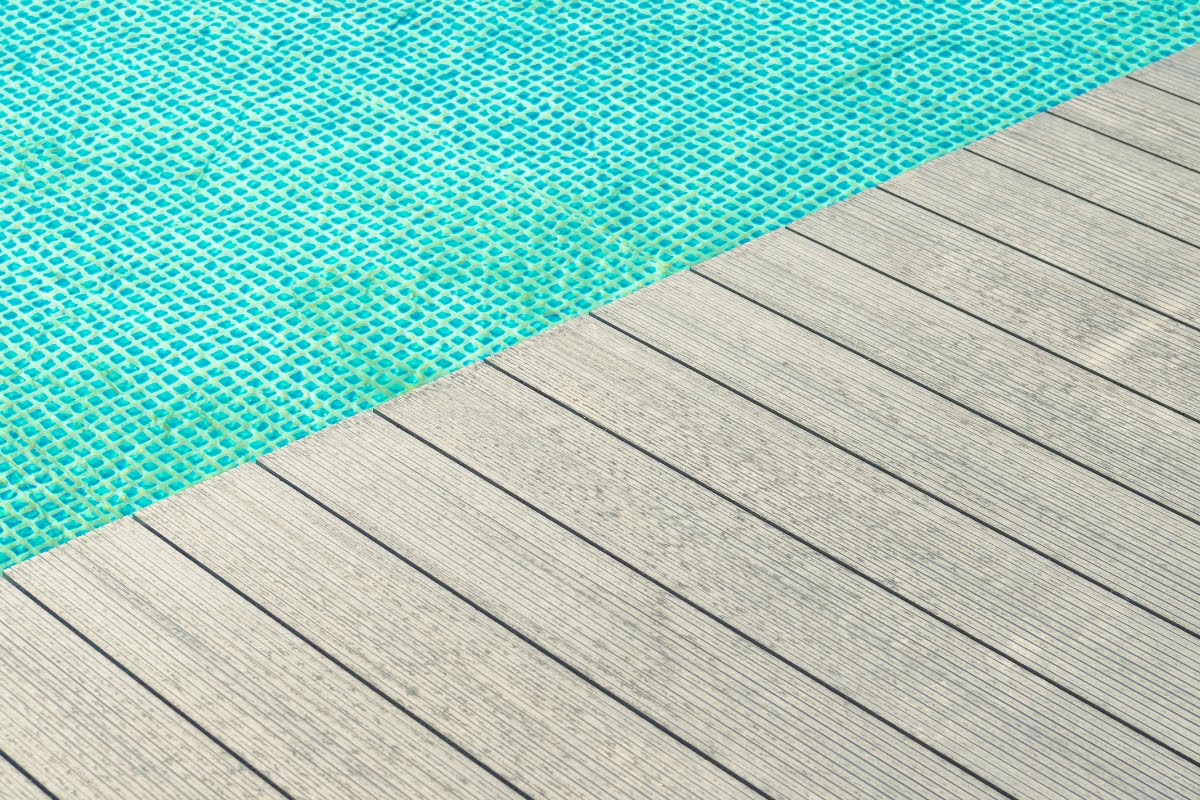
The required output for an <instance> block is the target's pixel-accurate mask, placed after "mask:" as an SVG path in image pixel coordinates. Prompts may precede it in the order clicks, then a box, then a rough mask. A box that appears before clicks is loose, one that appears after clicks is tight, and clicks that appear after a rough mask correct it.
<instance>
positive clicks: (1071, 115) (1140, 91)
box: [1051, 78, 1200, 169]
mask: <svg viewBox="0 0 1200 800" xmlns="http://www.w3.org/2000/svg"><path fill="white" fill-rule="evenodd" d="M1197 85H1200V79H1197ZM1051 113H1053V114H1057V115H1058V116H1060V117H1066V118H1067V119H1069V120H1071V121H1072V122H1077V123H1079V124H1080V125H1085V126H1087V127H1088V128H1091V129H1092V130H1095V131H1099V132H1100V133H1105V134H1108V135H1109V136H1112V137H1114V138H1116V139H1120V140H1121V141H1122V142H1125V143H1127V144H1131V145H1134V146H1135V147H1140V148H1142V149H1144V150H1149V151H1150V152H1151V153H1154V154H1155V155H1159V156H1162V157H1163V158H1168V159H1170V160H1172V161H1174V162H1176V163H1179V164H1182V165H1183V166H1185V167H1189V168H1191V169H1200V103H1194V102H1192V101H1190V100H1184V99H1182V98H1180V97H1175V96H1174V95H1171V94H1167V93H1166V92H1163V91H1161V90H1159V89H1156V88H1155V87H1153V86H1147V85H1146V84H1144V83H1139V82H1138V81H1131V80H1129V79H1127V78H1121V79H1119V80H1115V81H1112V82H1111V83H1106V84H1105V85H1103V86H1101V87H1099V88H1097V89H1093V90H1092V91H1090V92H1088V93H1087V94H1084V95H1080V96H1079V97H1076V98H1074V99H1073V100H1068V101H1067V102H1065V103H1062V104H1061V105H1057V106H1055V107H1054V108H1052V109H1051Z"/></svg>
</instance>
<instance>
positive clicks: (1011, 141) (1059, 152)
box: [967, 114, 1200, 246]
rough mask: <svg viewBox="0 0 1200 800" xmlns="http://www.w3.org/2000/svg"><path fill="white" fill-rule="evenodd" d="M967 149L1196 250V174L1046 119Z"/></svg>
mask: <svg viewBox="0 0 1200 800" xmlns="http://www.w3.org/2000/svg"><path fill="white" fill-rule="evenodd" d="M967 149H968V150H970V151H971V152H972V153H977V154H979V155H982V156H986V157H987V158H991V159H994V160H996V161H998V162H1000V163H1002V164H1005V165H1006V166H1009V167H1012V168H1013V169H1017V170H1020V171H1021V172H1023V173H1025V174H1027V175H1030V176H1031V177H1034V178H1037V179H1038V180H1042V181H1045V182H1046V183H1049V184H1051V185H1053V186H1057V187H1058V188H1060V189H1065V190H1067V191H1069V192H1072V193H1074V194H1076V195H1078V196H1080V197H1082V198H1084V199H1086V200H1089V201H1091V202H1094V203H1097V204H1099V205H1101V206H1103V207H1105V208H1108V209H1110V210H1112V211H1116V212H1118V213H1120V214H1125V215H1126V216H1128V217H1130V218H1131V219H1134V220H1137V221H1138V222H1141V223H1143V224H1145V225H1147V226H1149V227H1151V228H1155V229H1156V230H1159V231H1162V232H1165V233H1167V234H1170V235H1172V236H1177V237H1179V238H1180V239H1182V240H1184V241H1186V242H1189V243H1191V244H1193V245H1197V246H1200V173H1197V172H1193V171H1191V170H1189V169H1187V168H1185V167H1181V166H1178V165H1176V164H1173V163H1171V162H1170V161H1165V160H1163V159H1161V158H1159V157H1157V156H1153V155H1150V154H1149V153H1144V152H1142V151H1141V150H1138V149H1137V148H1135V147H1132V146H1130V145H1127V144H1124V143H1122V142H1118V141H1114V140H1113V139H1111V138H1109V137H1107V136H1105V135H1103V134H1100V133H1095V132H1094V131H1091V130H1088V129H1087V128H1082V127H1080V126H1078V125H1076V124H1074V123H1072V122H1068V121H1067V120H1065V119H1060V118H1059V117H1055V116H1052V115H1050V114H1038V115H1037V116H1035V117H1031V118H1030V119H1027V120H1025V121H1024V122H1021V123H1019V124H1017V125H1014V126H1012V127H1011V128H1006V129H1005V130H1002V131H1000V132H999V133H996V134H993V135H991V136H989V137H987V138H986V139H983V140H981V141H979V142H976V143H975V144H972V145H970V146H969V147H968V148H967Z"/></svg>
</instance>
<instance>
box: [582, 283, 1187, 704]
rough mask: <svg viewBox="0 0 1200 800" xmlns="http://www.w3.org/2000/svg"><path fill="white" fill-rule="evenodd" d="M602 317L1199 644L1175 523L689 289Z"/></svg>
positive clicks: (917, 393)
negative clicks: (1191, 634)
mask: <svg viewBox="0 0 1200 800" xmlns="http://www.w3.org/2000/svg"><path fill="white" fill-rule="evenodd" d="M600 316H601V317H602V318H603V319H605V320H607V321H610V322H611V323H613V324H614V325H617V326H618V327H620V328H621V329H622V330H624V331H627V332H628V333H630V334H631V335H633V336H635V337H637V338H638V339H640V340H642V341H644V342H646V343H647V344H649V345H650V346H653V347H655V348H657V349H659V350H661V351H662V352H664V353H666V354H667V355H669V356H671V357H673V358H676V359H678V360H680V361H681V362H683V363H686V364H688V365H690V366H692V367H694V368H695V369H697V370H698V371H700V372H702V373H704V374H705V375H707V376H710V377H712V378H713V379H715V380H718V381H720V382H722V383H723V384H725V385H727V386H729V387H731V388H732V389H734V390H735V391H738V392H741V393H743V394H744V395H746V396H747V397H749V398H752V399H753V400H755V401H757V402H759V403H761V404H763V405H764V406H766V407H768V408H770V409H773V410H774V411H776V412H778V413H780V414H782V415H784V416H786V417H787V418H789V419H791V420H794V421H796V422H797V423H798V424H800V425H803V426H805V427H806V428H808V429H809V430H812V431H813V432H815V433H816V434H818V435H821V436H824V437H826V438H828V439H829V440H830V441H832V442H836V443H837V444H839V445H841V446H843V447H845V448H847V449H848V450H849V451H850V452H853V453H855V454H857V455H858V456H859V457H861V458H863V459H866V460H868V461H870V462H872V463H874V464H877V465H879V466H880V467H881V468H883V469H886V470H888V471H890V472H891V473H892V474H894V475H897V476H899V477H901V478H903V479H905V480H908V481H910V482H912V483H913V484H914V485H915V486H918V487H921V488H922V489H924V490H926V491H928V492H931V493H932V494H934V495H936V496H937V497H939V498H942V499H943V500H945V501H947V502H949V503H951V504H953V505H954V506H955V507H957V508H959V509H962V510H963V511H965V512H966V513H968V514H971V515H972V516H974V517H975V518H977V519H980V520H982V521H984V522H986V523H988V524H990V525H993V526H995V527H996V528H997V529H999V530H1001V531H1004V532H1005V533H1007V534H1009V535H1010V536H1013V537H1014V538H1016V539H1019V540H1020V541H1022V542H1024V543H1025V544H1027V545H1028V546H1030V547H1031V548H1032V549H1035V550H1037V551H1039V552H1042V553H1046V554H1047V555H1048V556H1050V557H1052V558H1053V559H1055V560H1057V561H1059V562H1060V563H1064V564H1066V565H1068V566H1070V567H1072V568H1073V569H1075V570H1077V571H1078V572H1080V573H1082V574H1084V575H1087V576H1089V577H1091V578H1093V579H1095V580H1097V581H1098V582H1099V583H1101V584H1103V585H1105V586H1107V587H1109V588H1111V589H1113V590H1114V591H1115V592H1116V593H1119V594H1121V595H1124V596H1127V597H1131V598H1134V599H1135V600H1136V601H1137V602H1139V603H1141V604H1144V605H1145V606H1147V607H1148V608H1151V609H1153V610H1155V611H1156V612H1158V613H1160V614H1162V615H1163V616H1164V617H1167V618H1169V619H1172V620H1174V621H1175V622H1177V623H1180V624H1182V625H1185V626H1187V627H1189V628H1191V629H1192V630H1200V587H1198V586H1197V584H1196V580H1195V576H1196V575H1197V574H1198V573H1200V541H1197V537H1196V526H1195V525H1194V524H1193V523H1191V522H1188V521H1187V520H1185V519H1183V518H1181V517H1179V516H1178V515H1176V514H1172V513H1171V512H1169V511H1167V510H1165V509H1163V508H1161V507H1159V506H1157V505H1155V504H1153V503H1150V502H1148V501H1146V500H1142V499H1141V498H1138V497H1136V496H1134V495H1131V494H1130V493H1129V492H1127V491H1126V490H1124V489H1122V488H1121V487H1119V486H1117V485H1115V484H1113V483H1112V482H1111V481H1107V480H1105V479H1104V478H1101V477H1100V476H1098V475H1095V474H1094V473H1092V472H1089V471H1088V470H1085V469H1082V468H1080V467H1078V466H1075V465H1073V464H1071V463H1070V462H1068V461H1066V460H1064V459H1062V458H1060V457H1058V456H1056V455H1054V454H1053V453H1050V452H1048V451H1047V450H1045V449H1044V448H1041V447H1038V446H1037V445H1035V444H1033V443H1031V442H1029V441H1027V440H1025V439H1022V438H1021V437H1019V436H1017V435H1015V434H1012V433H1010V432H1008V431H1006V430H1004V429H1003V428H1001V427H998V426H996V425H993V424H992V423H990V422H988V421H987V420H984V419H982V418H980V417H979V416H977V415H975V414H972V413H970V412H969V411H966V410H965V409H962V408H960V407H958V406H956V405H954V404H953V403H950V402H948V401H946V400H944V399H942V398H940V397H938V396H937V395H935V394H933V393H932V392H929V391H926V390H924V389H922V388H920V387H919V386H916V385H914V384H912V383H911V382H909V381H906V380H904V379H903V378H901V377H898V376H896V375H893V374H892V373H890V372H888V371H887V370H885V369H883V368H881V367H879V366H876V365H874V364H872V363H870V362H869V361H867V360H866V359H863V358H860V357H859V356H857V355H855V354H853V353H851V352H849V351H848V350H846V349H844V348H841V347H839V346H838V345H836V344H834V343H832V342H829V341H827V340H825V339H822V338H821V337H820V336H817V335H816V334H813V333H811V332H809V331H807V330H805V329H804V328H802V327H800V326H799V325H795V324H793V323H791V322H789V321H788V320H786V319H783V318H782V317H780V316H778V315H776V314H773V313H771V312H770V311H767V310H765V309H763V308H760V307H758V306H755V305H754V304H753V303H751V302H749V301H747V300H743V299H741V298H738V297H730V296H729V293H728V292H727V291H725V290H724V289H722V288H721V287H719V286H716V285H715V284H712V283H710V282H708V281H706V280H704V279H702V278H699V277H696V276H695V275H690V274H687V273H685V274H683V275H680V276H678V277H675V278H671V279H668V280H667V281H664V282H662V283H661V284H659V285H657V286H655V287H651V288H649V289H647V290H645V291H642V292H638V293H637V294H635V295H633V296H632V297H630V298H627V299H625V300H622V301H621V302H619V303H616V304H614V305H612V306H609V307H607V308H605V309H603V310H602V311H601V314H600ZM957 527H958V529H960V530H968V531H971V532H970V533H968V534H967V541H968V542H971V541H974V540H975V539H976V538H982V539H985V540H992V539H994V538H995V537H996V536H997V535H998V534H990V533H984V532H983V531H976V530H972V529H971V526H966V528H964V527H963V526H962V525H961V524H960V525H959V526H957ZM997 544H999V543H997ZM1001 546H1002V545H1001ZM965 555H966V556H967V557H968V558H970V556H971V552H970V550H969V549H968V550H967V551H966V552H965ZM1019 561H1020V559H1018V562H1019ZM1014 563H1016V562H1014ZM989 569H990V567H989ZM1067 580H1073V579H1067ZM968 591H973V589H969V590H968ZM1081 591H1082V590H1081ZM930 602H938V601H937V598H936V597H934V598H931V599H930ZM1142 624H1143V623H1142V622H1138V623H1137V627H1140V626H1141V625H1142ZM1150 628H1151V629H1154V628H1155V626H1154V625H1150ZM1004 638H1005V637H1003V636H1002V637H1001V639H1004ZM1190 647H1191V644H1190V642H1189V645H1188V649H1189V651H1190ZM1193 680H1195V678H1193ZM1139 702H1140V701H1139Z"/></svg>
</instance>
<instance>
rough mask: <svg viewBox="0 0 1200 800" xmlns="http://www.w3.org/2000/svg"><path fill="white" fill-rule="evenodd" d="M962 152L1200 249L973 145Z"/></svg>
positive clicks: (1176, 235) (962, 149) (1195, 244)
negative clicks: (978, 149) (976, 149)
mask: <svg viewBox="0 0 1200 800" xmlns="http://www.w3.org/2000/svg"><path fill="white" fill-rule="evenodd" d="M960 152H963V153H970V154H971V155H973V156H975V157H977V158H982V159H983V160H984V161H990V162H992V163H993V164H995V165H997V166H1000V167H1004V168H1005V169H1007V170H1011V171H1012V172H1015V173H1017V174H1018V175H1024V176H1025V177H1026V178H1029V179H1030V180H1034V181H1037V182H1038V183H1040V184H1042V185H1043V186H1049V187H1050V188H1051V189H1056V190H1058V191H1060V192H1062V193H1063V194H1068V195H1070V196H1071V197H1074V198H1075V199H1076V200H1082V201H1083V202H1085V203H1087V204H1088V205H1093V206H1095V207H1096V208H1102V209H1104V210H1105V211H1108V212H1110V213H1112V214H1116V215H1117V216H1118V217H1121V218H1122V219H1125V220H1128V221H1129V222H1133V223H1135V224H1137V225H1141V226H1142V227H1143V228H1148V229H1149V230H1152V231H1154V232H1155V233H1160V234H1162V235H1163V236H1166V237H1168V238H1171V239H1174V240H1175V241H1177V242H1180V243H1181V244H1186V245H1187V246H1189V247H1194V248H1196V249H1197V250H1200V243H1197V242H1193V241H1191V240H1190V239H1185V238H1183V237H1182V236H1180V235H1179V234H1177V233H1171V232H1170V231H1167V230H1163V229H1162V228H1158V227H1155V226H1154V225H1151V224H1150V223H1148V222H1145V221H1144V220H1140V219H1138V218H1137V217H1131V216H1129V215H1128V214H1125V213H1123V212H1120V211H1117V210H1116V209H1115V208H1110V207H1109V206H1106V205H1104V204H1103V203H1097V202H1096V201H1095V200H1092V199H1090V198H1088V197H1084V196H1083V195H1081V194H1076V193H1075V192H1072V191H1071V190H1070V189H1064V188H1063V187H1061V186H1059V185H1058V184H1055V183H1051V182H1050V181H1048V180H1045V179H1043V178H1039V177H1037V176H1036V175H1031V174H1029V173H1028V172H1025V171H1024V170H1021V169H1017V168H1016V167H1014V166H1012V165H1010V164H1006V163H1004V162H1003V161H999V160H997V159H995V158H992V157H991V156H985V155H984V154H983V153H980V152H977V151H975V150H972V149H971V145H967V146H966V147H963V148H961V151H960Z"/></svg>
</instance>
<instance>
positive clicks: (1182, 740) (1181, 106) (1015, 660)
mask: <svg viewBox="0 0 1200 800" xmlns="http://www.w3.org/2000/svg"><path fill="white" fill-rule="evenodd" d="M1198 386H1200V46H1197V47H1194V48H1192V49H1190V50H1188V51H1185V52H1182V53H1179V54H1177V55H1175V56H1172V57H1171V58H1169V59H1166V60H1164V61H1162V62H1160V63H1159V64H1156V65H1153V66H1151V67H1149V68H1147V69H1145V70H1142V71H1141V72H1138V73H1136V74H1134V75H1131V76H1129V77H1127V78H1122V79H1119V80H1117V81H1115V82H1113V83H1110V84H1108V85H1106V86H1104V87H1101V88H1100V89H1098V90H1095V91H1093V92H1090V93H1088V94H1086V95H1083V96H1081V97H1079V98H1076V99H1073V100H1071V101H1069V102H1067V103H1065V104H1062V105H1060V106H1058V107H1056V108H1054V109H1051V110H1050V111H1049V112H1046V113H1042V114H1039V115H1037V116H1035V117H1033V118H1031V119H1029V120H1026V121H1025V122H1022V123H1020V124H1018V125H1015V126H1013V127H1012V128H1009V129H1007V130H1005V131H1001V132H1000V133H998V134H995V135H993V136H990V137H988V138H986V139H984V140H982V141H980V142H978V143H975V144H973V145H970V146H969V147H968V148H966V149H964V150H961V151H959V152H956V153H952V154H950V155H947V156H945V157H943V158H940V159H937V160H936V161H934V162H932V163H930V164H927V165H925V166H923V167H921V168H919V169H916V170H913V171H911V172H909V173H907V174H906V175H902V176H900V177H898V178H895V179H893V180H892V181H889V182H888V183H887V184H885V185H883V186H881V187H878V188H877V189H870V190H867V191H866V192H865V193H863V194H860V195H858V196H856V197H854V198H851V199H850V200H847V201H844V202H842V203H840V204H838V205H836V206H833V207H831V208H829V209H826V210H825V211H822V212H820V213H817V214H815V215H812V216H810V217H808V218H806V219H804V220H801V221H799V222H797V223H796V224H794V225H793V226H790V228H785V229H781V230H777V231H774V232H771V233H769V234H767V235H765V236H762V237H760V238H758V239H756V240H754V241H752V242H750V243H748V244H746V245H744V246H743V247H740V248H738V249H736V250H734V251H732V252H729V253H726V254H724V255H721V256H718V257H716V258H714V259H712V260H710V261H709V262H706V263H704V264H701V265H699V266H696V267H694V269H693V270H692V271H685V272H683V273H681V274H679V275H676V276H674V277H671V278H668V279H665V280H662V281H660V282H658V283H656V284H655V285H653V286H650V287H647V288H645V289H642V290H640V291H638V292H635V293H633V294H632V295H631V296H629V297H626V298H623V299H621V300H619V301H617V302H615V303H613V304H611V305H609V306H607V307H604V308H600V309H597V310H596V311H594V312H593V314H592V315H591V316H586V317H583V318H581V319H575V320H572V321H571V322H568V323H565V324H563V325H560V326H558V327H557V328H555V329H553V330H550V331H547V332H545V333H542V334H539V335H538V336H535V337H533V338H531V339H530V340H528V341H525V342H522V343H521V344H519V345H516V346H514V347H511V348H509V349H508V350H506V351H504V352H502V353H500V354H499V355H497V356H493V357H492V358H491V359H489V361H488V362H487V363H482V364H476V365H473V366H470V367H467V368H465V369H463V370H460V371H458V372H457V373H456V374H454V375H450V376H447V377H445V378H442V379H440V380H437V381H435V382H433V383H432V384H430V385H428V386H426V387H424V388H421V389H418V390H415V391H412V392H409V393H407V394H405V395H403V396H401V397H399V398H396V399H394V400H392V401H391V402H388V403H385V404H384V405H382V406H380V407H378V408H376V409H373V410H371V411H368V412H366V413H362V414H359V415H357V416H354V417H352V418H350V419H347V420H345V421H343V422H340V423H338V424H336V425H333V426H331V427H329V428H328V429H326V430H323V431H321V432H319V433H317V434H314V435H312V436H309V437H307V438H304V439H302V440H300V441H297V442H294V443H293V444H290V445H288V446H287V447H285V448H283V449H281V450H279V451H277V452H274V453H271V454H269V455H267V456H265V457H263V458H261V459H259V461H258V463H256V464H248V465H243V466H241V467H239V468H237V469H234V470H232V471H230V472H228V473H226V474H223V475H220V476H218V477H216V478H213V479H211V480H209V481H207V482H205V483H203V484H201V485H198V486H195V487H192V488H190V489H187V490H184V491H183V492H181V493H179V494H178V495H176V496H175V497H172V498H169V499H168V500H165V501H163V502H161V503H158V504H156V505H154V506H151V507H150V508H148V509H144V510H143V511H139V512H138V513H137V515H136V516H132V517H128V518H126V519H123V520H120V521H118V522H115V523H112V524H110V525H107V526H105V527H104V528H102V529H100V530H98V531H95V532H93V533H90V534H88V535H87V536H84V537H81V538H80V539H78V540H75V541H72V542H70V543H68V544H65V545H63V546H62V547H59V548H57V549H55V550H52V551H50V552H48V553H46V554H43V555H40V556H38V557H36V558H33V559H31V560H29V561H27V562H25V563H22V564H20V565H18V566H17V567H15V568H12V569H10V570H8V571H7V573H6V574H5V576H4V577H5V578H6V581H5V582H0V620H3V623H4V624H3V625H0V675H3V676H4V682H3V691H2V692H0V754H2V756H0V797H3V798H9V797H11V798H13V800H26V798H32V797H44V796H54V797H62V798H80V799H82V798H88V800H90V799H91V798H96V800H106V799H111V800H115V799H116V798H122V799H124V798H131V800H141V798H147V800H157V798H161V797H171V798H175V797H179V798H189V797H205V798H209V797H212V798H239V799H240V798H243V797H262V798H271V797H292V798H296V799H297V800H307V799H308V798H313V799H314V800H316V799H317V798H320V799H321V800H325V799H326V798H328V799H329V800H342V799H343V798H349V799H350V800H353V799H354V798H363V799H364V800H366V799H368V798H370V800H374V799H375V798H392V797H406V798H409V797H411V798H422V797H424V798H454V797H463V798H472V799H474V798H488V797H496V798H513V797H528V798H533V797H538V798H542V797H545V798H564V799H565V798H576V797H610V798H625V797H629V798H634V797H641V798H680V799H682V798H691V797H705V798H709V797H711V798H714V799H715V798H748V797H751V796H754V797H768V798H777V800H793V798H794V799H795V800H802V799H807V798H822V799H824V798H845V800H858V798H874V797H887V798H926V797H939V798H947V799H948V800H949V799H950V798H966V797H977V798H998V797H1008V798H1035V797H1036V798H1081V799H1082V798H1087V800H1091V799H1092V798H1097V797H1105V798H1108V797H1112V798H1118V797H1120V798H1160V797H1161V798H1190V797H1200V456H1198V454H1200V401H1198V400H1197V399H1196V398H1197V394H1198V392H1197V387H1198Z"/></svg>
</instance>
